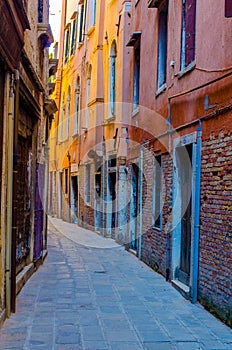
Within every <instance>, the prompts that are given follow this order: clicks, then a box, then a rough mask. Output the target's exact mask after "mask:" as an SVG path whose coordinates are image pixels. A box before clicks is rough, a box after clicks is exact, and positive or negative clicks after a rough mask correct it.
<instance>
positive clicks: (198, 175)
mask: <svg viewBox="0 0 232 350" xmlns="http://www.w3.org/2000/svg"><path fill="white" fill-rule="evenodd" d="M201 134H202V123H201V120H199V127H198V129H197V164H196V191H195V216H194V245H193V285H192V303H196V302H197V291H198V261H199V233H200V195H201V193H200V191H201Z"/></svg>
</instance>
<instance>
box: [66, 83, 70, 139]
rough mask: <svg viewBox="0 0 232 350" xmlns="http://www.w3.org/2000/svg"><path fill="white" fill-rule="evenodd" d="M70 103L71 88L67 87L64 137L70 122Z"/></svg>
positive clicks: (67, 135) (67, 133) (67, 134)
mask: <svg viewBox="0 0 232 350" xmlns="http://www.w3.org/2000/svg"><path fill="white" fill-rule="evenodd" d="M70 104H71V89H70V86H69V88H68V97H67V110H66V135H65V136H66V139H68V137H69V124H70Z"/></svg>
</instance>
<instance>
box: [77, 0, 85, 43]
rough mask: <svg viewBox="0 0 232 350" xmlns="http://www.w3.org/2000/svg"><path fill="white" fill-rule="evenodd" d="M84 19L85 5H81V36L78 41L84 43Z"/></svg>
mask: <svg viewBox="0 0 232 350" xmlns="http://www.w3.org/2000/svg"><path fill="white" fill-rule="evenodd" d="M83 20H84V5H81V7H80V21H79V38H78V42H79V43H82V41H83V35H82V34H83Z"/></svg>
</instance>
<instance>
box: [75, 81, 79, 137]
mask: <svg viewBox="0 0 232 350" xmlns="http://www.w3.org/2000/svg"><path fill="white" fill-rule="evenodd" d="M79 109H80V77H78V78H77V83H76V90H75V112H74V135H75V134H78V126H79Z"/></svg>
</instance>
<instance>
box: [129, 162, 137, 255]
mask: <svg viewBox="0 0 232 350" xmlns="http://www.w3.org/2000/svg"><path fill="white" fill-rule="evenodd" d="M131 170H132V171H131V201H130V249H132V250H134V251H136V252H137V250H138V222H137V221H138V220H137V219H138V208H139V205H138V204H139V203H138V201H139V167H138V166H137V165H136V164H134V163H133V164H132V169H131Z"/></svg>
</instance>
